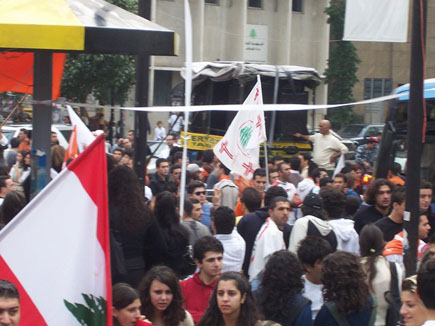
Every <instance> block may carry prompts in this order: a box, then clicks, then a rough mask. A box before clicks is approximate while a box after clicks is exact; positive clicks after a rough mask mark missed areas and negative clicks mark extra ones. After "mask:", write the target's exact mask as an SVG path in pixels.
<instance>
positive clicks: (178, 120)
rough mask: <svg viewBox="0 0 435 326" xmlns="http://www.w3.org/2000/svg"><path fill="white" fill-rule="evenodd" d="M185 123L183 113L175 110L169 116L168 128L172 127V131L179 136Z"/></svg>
mask: <svg viewBox="0 0 435 326" xmlns="http://www.w3.org/2000/svg"><path fill="white" fill-rule="evenodd" d="M183 124H184V119H183V116H182V115H181V112H175V113H174V114H172V115H171V116H170V117H169V120H168V129H169V130H171V129H172V133H174V134H176V135H177V136H179V135H180V131H181V126H182V125H183Z"/></svg>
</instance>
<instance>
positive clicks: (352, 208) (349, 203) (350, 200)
mask: <svg viewBox="0 0 435 326" xmlns="http://www.w3.org/2000/svg"><path fill="white" fill-rule="evenodd" d="M360 205H361V200H360V199H359V198H358V197H357V196H346V205H345V207H344V209H345V211H346V216H347V217H349V218H353V216H354V215H355V214H356V212H357V211H358V209H359V207H360Z"/></svg>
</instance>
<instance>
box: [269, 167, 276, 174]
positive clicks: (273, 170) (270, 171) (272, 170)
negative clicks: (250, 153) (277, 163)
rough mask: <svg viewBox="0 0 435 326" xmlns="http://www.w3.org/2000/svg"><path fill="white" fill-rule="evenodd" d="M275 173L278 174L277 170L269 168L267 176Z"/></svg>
mask: <svg viewBox="0 0 435 326" xmlns="http://www.w3.org/2000/svg"><path fill="white" fill-rule="evenodd" d="M275 172H278V170H277V169H275V168H270V169H269V175H270V174H271V173H275Z"/></svg>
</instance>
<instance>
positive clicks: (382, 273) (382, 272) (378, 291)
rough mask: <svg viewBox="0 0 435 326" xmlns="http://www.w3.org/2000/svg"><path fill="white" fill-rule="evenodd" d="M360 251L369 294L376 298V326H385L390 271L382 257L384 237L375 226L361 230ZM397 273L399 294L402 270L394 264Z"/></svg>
mask: <svg viewBox="0 0 435 326" xmlns="http://www.w3.org/2000/svg"><path fill="white" fill-rule="evenodd" d="M359 244H360V251H361V257H362V260H361V262H362V264H363V268H364V270H365V272H366V273H367V280H368V284H369V289H370V292H371V293H372V294H373V295H374V296H375V297H376V301H377V307H376V309H377V310H376V322H375V325H376V326H381V325H382V326H385V325H386V316H387V310H388V303H387V301H386V300H385V295H384V294H385V292H387V291H390V284H391V270H390V263H389V262H388V260H387V259H386V258H385V257H384V256H382V251H383V250H384V235H383V233H382V231H381V229H379V228H378V227H377V226H376V225H374V224H368V225H366V226H364V228H363V229H362V230H361V233H360V238H359ZM394 264H395V266H396V271H397V287H398V291H399V293H400V288H401V281H402V276H403V272H402V268H401V267H400V265H399V264H397V263H394Z"/></svg>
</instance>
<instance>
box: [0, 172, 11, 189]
mask: <svg viewBox="0 0 435 326" xmlns="http://www.w3.org/2000/svg"><path fill="white" fill-rule="evenodd" d="M8 179H10V177H9V176H6V175H0V188H5V187H6V180H8Z"/></svg>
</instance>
